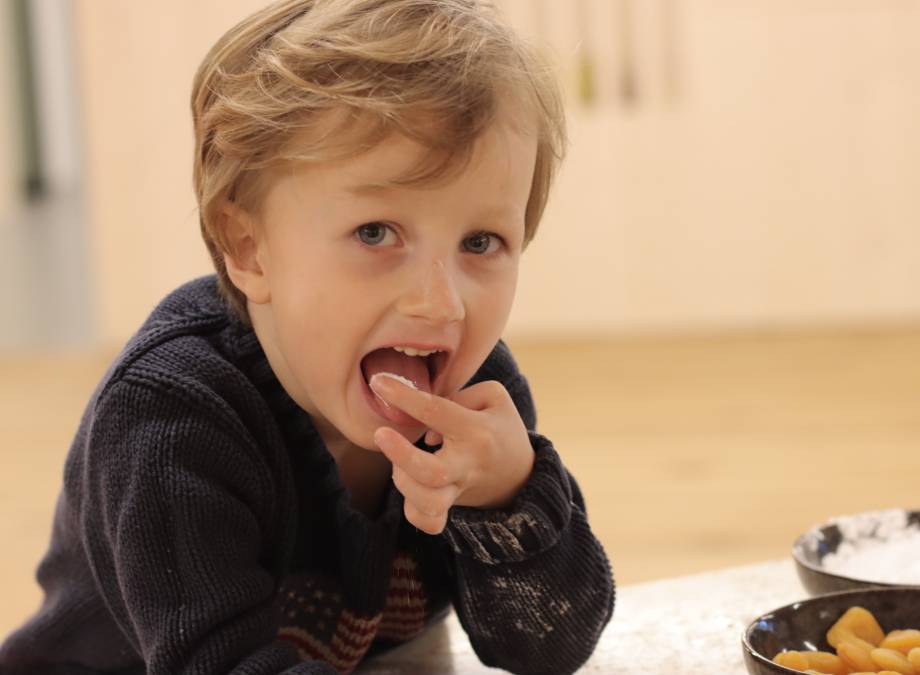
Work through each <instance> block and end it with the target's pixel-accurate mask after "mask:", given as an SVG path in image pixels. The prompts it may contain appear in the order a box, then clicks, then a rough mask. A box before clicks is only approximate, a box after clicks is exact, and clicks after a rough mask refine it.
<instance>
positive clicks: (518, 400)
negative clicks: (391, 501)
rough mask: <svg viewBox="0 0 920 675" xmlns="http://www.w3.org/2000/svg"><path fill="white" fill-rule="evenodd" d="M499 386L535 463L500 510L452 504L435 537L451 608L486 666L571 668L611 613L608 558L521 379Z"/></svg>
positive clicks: (524, 670) (587, 651)
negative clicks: (451, 578) (442, 545)
mask: <svg viewBox="0 0 920 675" xmlns="http://www.w3.org/2000/svg"><path fill="white" fill-rule="evenodd" d="M503 384H505V387H506V389H508V392H509V394H510V395H511V397H512V400H514V402H515V405H516V406H517V409H518V412H519V413H520V414H521V418H522V419H523V421H524V423H525V426H526V427H527V430H528V436H529V437H530V440H531V445H532V447H533V448H534V452H535V462H534V467H533V471H532V473H531V475H530V478H529V479H528V482H527V483H526V485H525V486H524V488H523V489H522V490H521V492H520V493H518V495H517V497H516V498H515V500H514V502H513V503H512V504H511V505H510V506H509V507H508V508H507V509H501V510H498V509H496V510H483V509H475V508H468V507H458V506H455V507H453V508H452V509H451V511H450V517H449V519H448V522H447V527H446V528H445V530H444V534H445V537H446V539H447V541H448V543H449V544H450V547H451V549H452V550H453V552H454V561H455V562H454V571H455V573H456V583H455V586H454V605H455V607H456V608H457V613H458V616H459V618H460V622H461V624H462V625H463V627H464V629H465V630H466V632H467V633H468V635H469V637H470V642H471V644H472V646H473V648H474V649H475V651H476V653H477V654H478V656H479V658H480V659H481V660H482V662H483V663H485V664H486V665H490V666H497V667H500V668H504V669H506V670H510V671H512V672H514V673H556V674H559V673H570V672H574V671H575V670H577V669H578V667H579V666H581V665H582V664H583V663H584V662H585V661H586V660H587V659H588V657H589V656H590V655H591V653H592V652H593V651H594V648H595V646H596V644H597V640H598V638H599V637H600V634H601V631H602V630H603V628H604V626H605V625H606V624H607V622H608V621H609V620H610V617H611V615H612V613H613V604H614V585H613V578H612V575H611V570H610V564H609V562H608V560H607V556H606V554H605V553H604V550H603V548H602V546H601V544H600V543H599V542H598V541H597V539H596V538H595V536H594V534H593V533H592V532H591V529H590V527H589V526H588V522H587V516H586V513H585V504H584V499H583V498H582V495H581V492H580V490H579V489H578V485H577V483H576V482H575V480H574V478H573V477H572V476H571V474H569V472H568V471H567V470H566V469H565V467H564V466H563V465H562V463H561V461H560V459H559V455H558V454H557V453H556V451H555V449H554V448H553V446H552V443H551V442H550V441H549V440H548V439H546V438H545V437H543V436H541V435H540V434H538V433H536V431H535V430H534V428H535V425H536V414H535V410H534V405H533V399H532V397H531V394H530V389H529V386H528V385H527V381H526V380H525V379H524V377H523V376H522V375H520V374H519V373H517V374H516V375H515V377H514V378H513V379H512V380H511V381H510V382H508V383H504V382H503Z"/></svg>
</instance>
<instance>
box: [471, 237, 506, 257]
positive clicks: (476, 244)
mask: <svg viewBox="0 0 920 675" xmlns="http://www.w3.org/2000/svg"><path fill="white" fill-rule="evenodd" d="M466 242H467V243H468V246H467V247H466V250H468V251H469V252H470V253H476V254H477V255H487V254H489V253H494V252H495V250H492V249H490V245H491V243H493V242H494V243H496V244H498V245H499V246H500V245H501V238H500V237H499V236H498V235H495V234H492V233H490V232H477V233H476V234H474V235H473V236H471V237H467V238H466Z"/></svg>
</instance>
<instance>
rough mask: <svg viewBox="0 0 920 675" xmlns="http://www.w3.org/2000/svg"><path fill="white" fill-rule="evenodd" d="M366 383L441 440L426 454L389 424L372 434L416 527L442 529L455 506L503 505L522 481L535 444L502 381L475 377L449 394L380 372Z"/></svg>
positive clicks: (429, 531) (436, 532)
mask: <svg viewBox="0 0 920 675" xmlns="http://www.w3.org/2000/svg"><path fill="white" fill-rule="evenodd" d="M371 382H372V383H371V389H372V390H373V391H375V392H377V394H378V395H380V397H381V398H383V399H385V400H386V402H387V403H389V404H390V405H392V406H395V407H397V408H399V409H401V410H403V411H405V412H406V413H408V414H409V415H411V416H412V417H414V418H415V419H417V420H418V421H419V422H421V423H422V424H424V425H426V426H427V427H429V428H430V429H431V431H432V432H434V433H435V434H437V435H439V436H440V437H441V438H442V439H443V445H442V446H441V449H440V450H438V451H437V452H435V453H433V454H432V453H428V452H425V451H424V450H421V449H419V448H416V447H415V446H414V445H412V443H410V442H409V441H408V440H406V438H405V437H404V436H403V435H402V434H400V433H399V432H398V431H396V430H395V429H392V428H390V427H380V428H378V429H377V431H375V432H374V441H375V442H376V443H377V445H378V446H379V447H380V449H381V450H382V451H383V454H385V455H386V456H387V459H389V460H390V461H391V462H392V463H393V482H394V483H395V485H396V488H397V489H398V490H399V491H400V492H401V493H402V494H403V496H404V497H405V498H406V505H405V513H406V519H407V520H408V521H409V522H410V523H412V524H413V525H415V526H416V527H417V528H419V529H420V530H423V531H425V532H427V533H429V534H438V533H439V532H441V531H442V530H443V529H444V527H445V525H446V524H447V514H448V511H449V510H450V507H451V506H453V505H454V504H457V505H459V506H474V507H478V508H498V507H502V506H506V505H508V504H509V503H510V502H511V501H512V499H513V498H514V496H515V495H516V494H517V493H518V492H519V491H520V489H521V488H522V487H523V486H524V484H525V483H526V482H527V479H528V477H529V476H530V472H531V470H532V469H533V463H534V452H533V448H532V447H531V445H530V439H529V437H528V435H527V429H526V427H525V426H524V422H523V420H521V416H520V415H519V414H518V411H517V408H515V407H514V402H513V401H512V400H511V396H510V395H509V394H508V391H507V390H506V389H505V388H504V387H503V386H502V385H501V383H499V382H496V381H494V380H493V381H488V382H480V383H478V384H475V385H473V386H471V387H468V388H466V389H463V390H461V391H459V392H457V393H456V394H455V395H454V396H453V397H452V398H450V399H448V398H443V397H441V396H436V395H434V394H428V393H426V392H423V391H418V390H416V389H413V388H412V387H409V386H407V385H405V384H403V383H402V382H399V381H398V380H396V379H394V378H392V377H387V376H386V375H375V376H374V377H373V378H371ZM429 433H431V432H429Z"/></svg>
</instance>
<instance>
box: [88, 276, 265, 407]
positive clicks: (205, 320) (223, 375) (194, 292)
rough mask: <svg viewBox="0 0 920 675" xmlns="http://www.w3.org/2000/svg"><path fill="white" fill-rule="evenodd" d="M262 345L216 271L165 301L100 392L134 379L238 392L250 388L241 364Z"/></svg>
mask: <svg viewBox="0 0 920 675" xmlns="http://www.w3.org/2000/svg"><path fill="white" fill-rule="evenodd" d="M260 351H261V347H260V346H259V343H258V339H257V338H256V336H255V334H254V333H253V331H252V330H251V329H250V328H248V327H247V326H245V325H243V324H242V322H241V321H240V320H239V319H238V318H237V317H236V315H235V314H234V313H233V311H232V310H231V309H230V307H229V306H228V305H227V304H226V303H225V301H224V300H223V298H222V297H221V295H220V292H219V290H218V287H217V278H216V276H214V275H209V276H204V277H200V278H198V279H194V280H192V281H189V282H187V283H185V284H183V285H182V286H180V287H179V288H177V289H176V290H174V291H172V292H171V293H169V294H168V295H167V296H166V297H165V298H163V300H162V301H160V303H159V304H158V305H157V306H156V307H155V308H154V310H153V311H152V312H151V314H150V315H149V316H148V317H147V319H146V320H145V321H144V323H143V324H142V326H141V327H140V329H139V330H138V331H137V332H136V333H135V334H134V335H133V336H132V337H131V339H130V340H129V341H128V343H127V344H126V345H125V347H124V349H123V350H122V351H121V353H120V354H119V355H118V357H117V358H116V359H115V361H114V362H113V364H112V365H111V367H110V368H109V372H108V373H106V376H105V377H104V378H103V382H102V383H101V384H100V388H99V392H98V393H99V395H100V396H101V395H102V394H104V392H105V390H106V389H108V388H110V387H111V386H113V385H114V384H116V383H118V382H125V381H130V382H133V383H140V384H144V385H149V386H155V387H158V388H162V389H164V390H171V391H174V392H181V391H189V390H190V389H194V390H197V391H198V392H199V393H202V394H207V393H211V394H213V395H215V396H217V397H220V398H226V397H227V396H231V397H232V396H233V395H234V393H239V390H240V389H241V388H249V386H248V380H247V378H246V377H245V375H244V373H243V372H242V370H241V367H242V366H243V364H244V362H246V361H247V358H248V357H249V356H251V355H257V354H258V353H260ZM249 360H252V359H249Z"/></svg>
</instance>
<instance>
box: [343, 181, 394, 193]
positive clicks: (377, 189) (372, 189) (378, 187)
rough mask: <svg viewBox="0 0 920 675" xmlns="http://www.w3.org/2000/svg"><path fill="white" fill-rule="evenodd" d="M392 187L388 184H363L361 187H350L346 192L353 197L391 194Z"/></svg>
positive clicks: (347, 187)
mask: <svg viewBox="0 0 920 675" xmlns="http://www.w3.org/2000/svg"><path fill="white" fill-rule="evenodd" d="M392 189H393V186H392V185H389V184H387V183H362V184H361V185H349V186H346V188H345V190H346V191H347V192H350V193H351V194H353V195H358V196H361V195H366V194H379V193H381V192H390V191H391V190H392Z"/></svg>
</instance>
